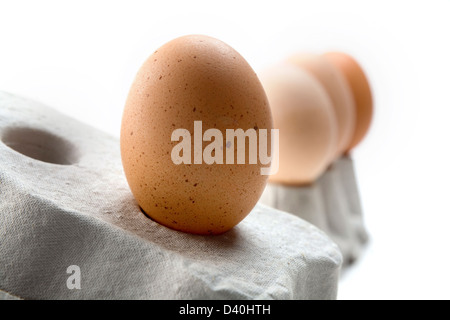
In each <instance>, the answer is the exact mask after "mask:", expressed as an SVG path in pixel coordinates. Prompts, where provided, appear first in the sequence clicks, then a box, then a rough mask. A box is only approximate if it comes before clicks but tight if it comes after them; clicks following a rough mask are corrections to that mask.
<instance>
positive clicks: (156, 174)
mask: <svg viewBox="0 0 450 320" xmlns="http://www.w3.org/2000/svg"><path fill="white" fill-rule="evenodd" d="M195 121H201V128H200V129H199V130H198V123H199V122H196V124H194V122H195ZM272 126H273V124H272V116H271V113H270V108H269V105H268V101H267V98H266V95H265V92H264V89H263V87H262V85H261V83H260V81H259V79H258V77H257V76H256V74H255V72H254V71H253V69H252V68H251V67H250V65H249V64H248V63H247V62H246V61H245V59H244V58H243V57H242V56H241V55H239V53H238V52H236V51H235V50H234V49H233V48H231V47H230V46H229V45H227V44H225V43H223V42H222V41H219V40H217V39H214V38H210V37H207V36H202V35H191V36H184V37H180V38H177V39H175V40H172V41H170V42H168V43H167V44H165V45H163V46H162V47H161V48H159V49H158V50H157V51H155V52H154V53H153V54H152V55H151V56H150V57H149V58H148V59H147V61H145V63H144V64H143V65H142V67H141V68H140V70H139V72H138V74H137V76H136V78H135V80H134V83H133V84H132V86H131V89H130V92H129V95H128V99H127V101H126V105H125V110H124V114H123V119H122V128H121V139H120V143H121V154H122V162H123V167H124V171H125V174H126V177H127V180H128V183H129V186H130V189H131V191H132V193H133V195H134V196H135V198H136V200H137V202H138V203H139V205H140V206H141V208H142V210H143V211H144V212H145V213H146V214H147V215H148V216H149V217H151V218H152V219H153V220H155V221H157V222H159V223H160V224H162V225H165V226H167V227H169V228H173V229H176V230H180V231H184V232H188V233H195V234H220V233H223V232H225V231H227V230H229V229H231V228H232V227H233V226H235V225H236V224H238V223H239V222H240V221H241V220H242V219H244V218H245V217H246V216H247V214H248V213H249V212H250V211H251V210H252V209H253V207H254V206H255V204H256V203H257V201H258V199H259V197H260V196H261V194H262V192H263V190H264V187H265V185H266V182H267V176H264V175H261V172H260V169H261V168H262V167H265V166H264V165H262V164H261V163H260V162H259V161H258V162H257V163H255V164H250V163H249V162H250V161H249V160H247V162H246V164H227V161H226V156H225V154H226V152H229V151H230V150H234V152H235V155H236V154H237V149H238V143H237V140H236V139H233V141H231V140H226V129H234V130H236V129H243V130H244V131H245V130H247V129H254V128H256V129H267V130H269V131H270V130H271V129H272ZM176 129H180V130H181V131H180V130H179V131H180V132H184V133H185V134H186V135H179V136H177V135H176V134H175V130H176ZM194 129H196V130H194ZM209 129H218V132H219V133H220V134H223V137H219V136H211V137H209V139H210V141H207V139H206V140H205V137H202V136H203V134H204V133H206V132H207V130H209ZM177 132H178V131H177ZM198 132H199V134H198ZM216 132H217V131H216ZM173 134H175V136H173ZM173 138H175V139H174V141H172V139H173ZM269 139H270V137H269ZM216 140H217V141H216ZM249 140H250V139H247V140H246V144H245V147H246V150H245V151H246V159H249ZM213 142H217V143H218V144H217V145H215V146H216V147H214V148H212V147H211V145H212V143H213ZM180 146H181V147H182V148H180ZM208 147H210V148H209V149H208ZM199 150H200V151H199ZM202 150H203V152H202ZM207 150H209V153H205V152H206V151H207ZM208 154H209V155H210V156H211V157H212V156H214V157H217V158H215V159H216V162H213V163H212V164H208V163H207V162H206V160H205V159H207V158H205V155H208ZM220 154H223V157H220ZM211 157H210V158H211ZM219 159H222V160H223V159H225V160H223V164H220V163H218V162H220V161H219ZM181 160H182V161H181ZM177 161H178V162H177ZM179 161H181V162H179ZM236 162H237V160H236ZM236 162H235V163H236Z"/></svg>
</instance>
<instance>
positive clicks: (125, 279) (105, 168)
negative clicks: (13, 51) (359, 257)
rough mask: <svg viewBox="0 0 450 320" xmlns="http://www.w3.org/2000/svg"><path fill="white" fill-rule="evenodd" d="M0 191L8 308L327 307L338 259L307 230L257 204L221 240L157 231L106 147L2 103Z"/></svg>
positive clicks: (28, 109) (113, 147) (66, 123)
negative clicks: (201, 303)
mask: <svg viewBox="0 0 450 320" xmlns="http://www.w3.org/2000/svg"><path fill="white" fill-rule="evenodd" d="M0 181H1V183H0V195H1V198H0V213H1V214H0V234H1V241H0V270H1V273H0V290H3V291H6V292H8V293H9V294H11V295H14V296H17V297H19V298H23V299H335V298H336V295H337V286H338V279H339V272H340V267H341V263H342V255H341V253H340V251H339V249H338V247H337V246H336V244H335V243H334V242H333V241H331V240H330V239H329V238H328V236H327V235H326V234H325V233H324V232H322V231H320V230H319V229H318V228H316V227H314V226H313V225H311V224H309V223H307V222H305V221H304V220H302V219H300V218H298V217H295V216H293V215H291V214H288V213H285V212H282V211H278V210H275V209H272V208H270V207H268V206H264V205H262V204H257V205H256V206H255V208H254V209H253V211H252V212H251V213H250V214H249V215H248V216H247V217H246V218H245V219H244V220H243V221H242V222H241V223H240V224H238V225H237V226H236V227H234V228H233V229H232V230H230V231H228V232H226V233H224V234H222V235H218V236H199V235H191V234H187V233H182V232H178V231H174V230H171V229H168V228H166V227H164V226H162V225H160V224H158V223H156V222H154V221H152V220H150V219H149V218H147V217H146V216H145V215H144V214H143V213H142V212H141V211H140V210H139V206H138V205H137V203H136V201H135V200H134V198H133V195H132V194H131V191H130V190H129V188H128V185H127V182H126V179H125V176H124V173H123V169H122V165H121V160H120V147H119V142H118V140H117V139H116V138H114V137H111V136H109V135H107V134H105V133H103V132H101V131H98V130H96V129H94V128H92V127H90V126H87V125H85V124H83V123H80V122H79V121H76V120H74V119H72V118H70V117H67V116H65V115H63V114H61V113H59V112H57V111H55V110H53V109H51V108H48V107H46V106H44V105H42V104H40V103H37V102H34V101H30V100H27V99H24V98H21V97H18V96H13V95H11V94H8V93H2V92H0ZM77 268H78V269H77ZM74 270H78V273H77V272H75V271H74ZM76 273H77V277H78V278H77V279H76V280H74V278H73V277H74V276H75V274H76ZM72 281H74V282H72ZM77 283H78V284H79V285H80V289H78V288H77V285H75V288H74V284H77ZM2 297H3V298H5V297H7V295H6V294H4V295H3V294H2V295H0V298H2Z"/></svg>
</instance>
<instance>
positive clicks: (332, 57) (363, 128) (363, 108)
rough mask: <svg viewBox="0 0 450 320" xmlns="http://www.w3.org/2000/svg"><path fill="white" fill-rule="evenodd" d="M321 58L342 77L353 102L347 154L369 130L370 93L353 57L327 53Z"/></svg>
mask: <svg viewBox="0 0 450 320" xmlns="http://www.w3.org/2000/svg"><path fill="white" fill-rule="evenodd" d="M323 56H324V57H325V58H327V59H328V60H329V61H330V62H331V63H332V64H333V65H335V66H336V67H337V68H338V69H339V70H340V71H341V73H342V74H343V75H344V77H345V79H346V80H347V82H348V84H349V85H350V88H351V91H352V96H353V99H354V101H355V110H356V126H355V132H354V134H353V138H352V139H351V141H350V143H349V145H348V146H347V148H346V152H349V151H350V150H351V149H353V148H354V147H355V146H356V145H358V144H359V143H360V142H361V141H362V140H363V138H364V137H365V135H366V134H367V132H368V130H369V127H370V124H371V122H372V117H373V99H372V92H371V89H370V85H369V81H368V79H367V77H366V75H365V74H364V71H363V69H362V68H361V66H360V65H359V64H358V62H357V61H356V60H355V59H354V58H353V57H351V56H349V55H348V54H346V53H342V52H328V53H325V54H324V55H323Z"/></svg>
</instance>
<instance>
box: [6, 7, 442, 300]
mask: <svg viewBox="0 0 450 320" xmlns="http://www.w3.org/2000/svg"><path fill="white" fill-rule="evenodd" d="M191 33H199V34H206V35H210V36H213V37H216V38H218V39H221V40H222V41H224V42H226V43H228V44H229V45H231V46H232V47H234V48H235V49H236V50H237V51H238V52H240V53H241V54H242V55H243V56H244V57H245V58H246V60H247V61H248V62H249V63H250V64H251V65H252V67H253V68H254V69H255V71H257V72H259V71H260V70H261V69H262V68H264V67H266V66H269V65H271V64H273V63H276V62H278V61H279V60H281V59H283V58H285V57H286V55H288V54H291V53H294V52H297V51H303V52H317V53H320V52H323V51H327V50H342V51H346V52H348V53H350V54H352V55H353V56H354V57H356V58H357V59H358V60H359V62H360V63H361V65H362V66H363V67H364V69H365V70H366V72H367V74H368V76H369V77H370V81H371V84H372V88H373V91H374V96H375V103H376V105H375V107H376V110H375V117H374V122H373V126H372V128H371V130H370V133H369V135H368V136H367V138H366V140H364V142H363V143H362V144H361V145H360V146H358V147H357V149H356V150H355V151H354V153H353V156H354V158H355V162H356V166H357V175H358V179H359V183H360V192H361V197H362V202H363V206H364V214H365V219H366V224H367V227H368V229H369V232H370V235H371V242H370V245H369V246H368V247H367V249H366V251H365V254H364V256H363V257H362V259H361V260H360V261H359V262H358V263H357V264H356V265H355V266H354V267H352V268H350V269H349V270H348V271H346V272H345V273H344V274H343V277H342V279H341V283H340V292H339V298H341V299H431V298H441V299H450V290H449V287H450V275H449V272H450V257H449V254H450V250H449V246H448V245H449V244H450V204H449V203H450V201H449V198H450V196H449V189H450V188H449V186H448V182H449V178H450V174H449V173H450V169H449V166H450V151H449V148H450V142H449V139H450V97H449V93H450V2H449V1H443V0H442V1H438V0H430V1H411V0H409V1H380V0H378V1H358V0H355V1H317V0H315V1H280V0H277V1H270V2H264V1H243V0H240V1H220V2H219V1H130V0H127V1H92V0H90V1H70V2H69V1H17V0H14V1H3V0H0V90H3V91H8V92H11V93H16V94H20V95H23V96H26V97H30V98H33V99H36V100H39V101H41V102H44V103H47V104H49V105H51V106H53V107H54V108H57V109H60V110H61V111H63V112H65V113H66V114H69V115H71V116H73V117H76V118H78V119H80V120H82V121H84V122H87V123H89V124H91V125H93V126H96V127H98V128H100V129H103V130H105V131H107V132H109V133H111V134H113V135H115V136H119V128H120V120H121V115H122V109H123V106H124V102H125V99H126V96H127V94H128V89H129V87H130V85H131V82H132V80H133V78H134V75H135V74H136V72H137V70H138V68H139V67H140V65H141V64H142V62H143V61H144V60H145V59H146V58H147V56H148V55H150V54H151V53H152V52H153V51H154V50H156V49H157V48H158V47H159V46H161V45H162V44H164V43H165V42H167V41H169V40H171V39H173V38H175V37H178V36H181V35H185V34H191Z"/></svg>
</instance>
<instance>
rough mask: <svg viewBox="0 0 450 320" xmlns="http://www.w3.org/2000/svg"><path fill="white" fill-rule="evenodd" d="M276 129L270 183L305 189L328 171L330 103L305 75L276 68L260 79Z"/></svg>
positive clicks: (333, 135) (333, 136) (332, 134)
mask: <svg viewBox="0 0 450 320" xmlns="http://www.w3.org/2000/svg"><path fill="white" fill-rule="evenodd" d="M260 78H261V81H262V83H263V86H264V89H265V90H266V94H267V97H268V99H269V103H270V107H271V110H272V115H273V119H274V127H275V129H279V170H278V172H277V173H276V174H274V175H271V176H270V177H269V181H270V182H272V183H280V184H288V185H307V184H310V183H312V182H314V181H315V180H316V179H317V178H318V177H319V176H320V175H321V174H322V173H323V172H324V170H325V169H326V168H327V167H328V165H329V163H330V162H329V161H330V159H331V158H332V155H333V153H334V152H335V146H336V140H337V124H336V119H335V116H334V111H333V106H332V102H331V100H330V98H329V96H328V94H327V92H326V91H325V89H324V88H323V87H322V85H321V84H320V83H319V81H318V80H316V79H315V78H314V77H313V76H312V75H310V74H309V73H308V72H306V71H304V70H302V69H301V68H298V67H296V66H293V65H291V64H280V65H277V66H274V67H272V68H269V69H266V70H265V71H263V72H262V73H261V75H260Z"/></svg>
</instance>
